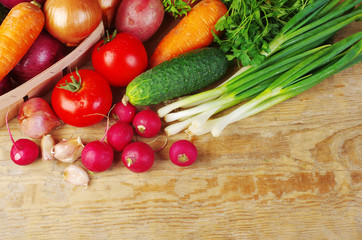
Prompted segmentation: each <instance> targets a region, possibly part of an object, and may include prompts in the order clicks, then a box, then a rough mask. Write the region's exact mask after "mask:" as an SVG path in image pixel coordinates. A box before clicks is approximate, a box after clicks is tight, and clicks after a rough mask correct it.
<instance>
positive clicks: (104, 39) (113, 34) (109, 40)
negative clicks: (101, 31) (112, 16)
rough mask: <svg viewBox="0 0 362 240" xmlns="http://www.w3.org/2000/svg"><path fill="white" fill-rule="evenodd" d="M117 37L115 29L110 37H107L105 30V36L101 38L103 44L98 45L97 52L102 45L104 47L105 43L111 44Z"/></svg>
mask: <svg viewBox="0 0 362 240" xmlns="http://www.w3.org/2000/svg"><path fill="white" fill-rule="evenodd" d="M116 36H117V29H115V30H114V31H113V33H112V36H111V37H110V35H109V31H108V30H106V34H105V36H104V37H103V42H102V43H101V44H100V45H99V47H98V48H97V51H99V50H100V48H101V47H102V46H104V45H106V44H107V43H109V42H111V41H112V40H113V39H114V38H115V37H116Z"/></svg>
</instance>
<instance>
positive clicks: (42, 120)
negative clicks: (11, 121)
mask: <svg viewBox="0 0 362 240" xmlns="http://www.w3.org/2000/svg"><path fill="white" fill-rule="evenodd" d="M17 118H18V120H19V123H20V128H21V131H22V132H23V133H24V134H25V135H27V136H28V137H31V138H36V139H40V138H42V137H43V135H46V134H48V133H49V132H50V131H51V130H52V129H53V128H55V127H57V126H60V125H61V124H62V122H61V121H60V119H59V118H58V116H57V115H56V114H55V112H54V111H53V109H52V108H51V106H50V105H49V103H48V102H47V101H46V100H45V99H43V98H40V97H34V98H30V99H28V100H27V101H25V102H24V103H23V104H22V105H21V107H20V111H19V115H18V117H17Z"/></svg>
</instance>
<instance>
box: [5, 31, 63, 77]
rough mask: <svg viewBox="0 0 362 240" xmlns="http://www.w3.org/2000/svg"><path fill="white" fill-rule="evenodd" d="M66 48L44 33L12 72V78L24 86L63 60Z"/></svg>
mask: <svg viewBox="0 0 362 240" xmlns="http://www.w3.org/2000/svg"><path fill="white" fill-rule="evenodd" d="M66 50H67V49H66V46H65V45H64V44H63V43H61V42H60V41H58V40H57V39H55V38H54V37H53V36H51V35H50V34H49V33H47V32H45V31H42V32H41V33H40V35H39V36H38V38H37V39H36V40H35V42H34V43H33V45H32V46H31V47H30V49H29V50H28V52H27V53H26V54H25V56H24V57H23V58H22V59H21V60H20V61H19V62H18V63H17V64H16V66H15V67H14V68H13V70H11V72H10V75H11V77H12V78H13V79H14V80H15V81H17V82H18V83H20V84H22V83H24V82H26V81H28V80H30V79H31V78H33V77H35V76H36V75H38V74H39V73H41V72H43V71H44V70H46V69H47V68H48V67H50V66H52V65H53V64H54V63H56V62H57V61H59V60H60V59H62V58H63V57H64V56H65V54H66Z"/></svg>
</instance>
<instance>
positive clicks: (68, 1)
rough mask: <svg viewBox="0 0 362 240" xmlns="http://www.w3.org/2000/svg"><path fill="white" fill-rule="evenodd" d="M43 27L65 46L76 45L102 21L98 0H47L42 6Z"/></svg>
mask: <svg viewBox="0 0 362 240" xmlns="http://www.w3.org/2000/svg"><path fill="white" fill-rule="evenodd" d="M43 11H44V15H45V29H46V30H47V31H48V32H49V33H50V34H51V35H53V36H54V37H55V38H56V39H58V40H59V41H61V42H62V43H64V44H66V45H67V46H77V45H79V44H80V43H81V42H82V40H84V39H85V38H86V37H88V36H89V35H90V34H91V33H92V32H93V31H94V30H95V29H96V28H97V26H98V25H99V23H100V22H101V21H102V9H101V6H100V4H99V2H98V0H76V1H74V0H62V1H59V0H47V1H45V4H44V7H43Z"/></svg>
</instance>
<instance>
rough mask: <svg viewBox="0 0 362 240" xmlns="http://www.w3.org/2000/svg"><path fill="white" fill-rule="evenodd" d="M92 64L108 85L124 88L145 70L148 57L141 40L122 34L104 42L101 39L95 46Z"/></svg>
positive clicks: (128, 34)
mask: <svg viewBox="0 0 362 240" xmlns="http://www.w3.org/2000/svg"><path fill="white" fill-rule="evenodd" d="M92 64H93V68H94V70H96V71H97V72H99V73H100V74H101V75H103V76H104V77H105V78H106V79H107V80H108V82H109V84H110V85H112V86H115V87H125V86H127V85H128V83H130V82H131V81H132V80H133V79H134V78H135V77H137V76H138V75H139V74H141V73H142V72H144V71H145V70H146V68H147V65H148V57H147V53H146V49H145V47H144V45H143V43H142V42H141V40H139V39H138V38H136V37H135V36H133V35H131V34H130V33H126V32H123V33H118V34H117V35H116V36H115V37H114V38H113V37H112V38H110V39H108V40H106V41H105V40H104V39H102V40H100V41H99V42H98V43H97V44H96V45H95V47H94V49H93V51H92Z"/></svg>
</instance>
